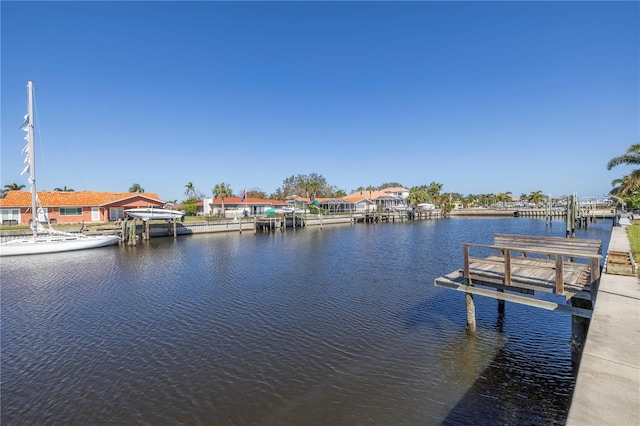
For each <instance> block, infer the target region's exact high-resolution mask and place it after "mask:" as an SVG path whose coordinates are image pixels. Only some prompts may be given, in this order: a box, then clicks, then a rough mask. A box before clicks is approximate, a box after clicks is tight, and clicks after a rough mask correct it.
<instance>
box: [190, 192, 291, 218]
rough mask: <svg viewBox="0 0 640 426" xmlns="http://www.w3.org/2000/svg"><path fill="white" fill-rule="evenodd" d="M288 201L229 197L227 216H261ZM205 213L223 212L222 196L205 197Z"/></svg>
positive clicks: (217, 213)
mask: <svg viewBox="0 0 640 426" xmlns="http://www.w3.org/2000/svg"><path fill="white" fill-rule="evenodd" d="M286 206H287V203H286V202H284V201H280V200H270V199H263V198H253V197H246V198H245V199H242V198H240V197H229V198H225V199H224V210H225V217H240V216H244V215H245V213H244V212H245V211H246V215H247V216H261V215H264V214H266V211H267V210H268V209H278V208H282V207H286ZM202 211H203V214H204V215H205V216H209V215H213V216H219V215H220V214H221V212H222V198H220V197H218V198H205V199H204V200H203V210H202Z"/></svg>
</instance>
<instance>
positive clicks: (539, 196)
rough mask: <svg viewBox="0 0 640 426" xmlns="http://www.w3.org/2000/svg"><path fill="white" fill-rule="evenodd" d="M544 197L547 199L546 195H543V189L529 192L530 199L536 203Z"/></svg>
mask: <svg viewBox="0 0 640 426" xmlns="http://www.w3.org/2000/svg"><path fill="white" fill-rule="evenodd" d="M544 199H545V196H544V195H542V191H531V194H529V201H530V202H532V203H533V204H535V205H538V203H541V202H543V201H544Z"/></svg>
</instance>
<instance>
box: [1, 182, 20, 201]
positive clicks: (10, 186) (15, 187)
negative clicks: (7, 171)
mask: <svg viewBox="0 0 640 426" xmlns="http://www.w3.org/2000/svg"><path fill="white" fill-rule="evenodd" d="M22 188H24V185H18V184H17V183H10V184H8V185H5V186H4V189H3V190H2V194H0V195H1V196H0V198H4V197H6V195H7V194H8V193H9V191H20V190H21V189H22Z"/></svg>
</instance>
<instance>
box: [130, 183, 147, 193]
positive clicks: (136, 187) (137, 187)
mask: <svg viewBox="0 0 640 426" xmlns="http://www.w3.org/2000/svg"><path fill="white" fill-rule="evenodd" d="M129 192H144V188H142V187H141V186H140V184H137V183H134V184H133V185H131V188H129Z"/></svg>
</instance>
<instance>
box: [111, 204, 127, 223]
mask: <svg viewBox="0 0 640 426" xmlns="http://www.w3.org/2000/svg"><path fill="white" fill-rule="evenodd" d="M123 216H124V207H109V220H111V221H113V220H120V219H122V217H123Z"/></svg>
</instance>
